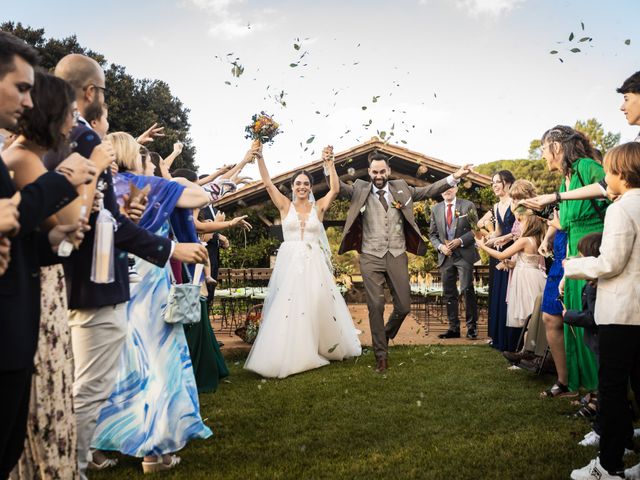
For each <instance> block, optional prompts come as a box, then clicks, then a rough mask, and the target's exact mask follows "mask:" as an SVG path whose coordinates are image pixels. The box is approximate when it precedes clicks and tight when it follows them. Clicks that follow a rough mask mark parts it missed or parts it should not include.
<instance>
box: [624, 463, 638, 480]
mask: <svg viewBox="0 0 640 480" xmlns="http://www.w3.org/2000/svg"><path fill="white" fill-rule="evenodd" d="M624 478H626V479H627V480H640V463H639V464H637V465H636V466H634V467H631V468H627V469H626V470H625V471H624Z"/></svg>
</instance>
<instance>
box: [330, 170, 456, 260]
mask: <svg viewBox="0 0 640 480" xmlns="http://www.w3.org/2000/svg"><path fill="white" fill-rule="evenodd" d="M447 178H448V177H447ZM447 178H443V179H442V180H438V181H437V182H435V183H433V184H431V185H427V186H426V187H411V186H409V185H408V184H407V182H405V181H404V180H389V192H390V193H391V197H392V198H393V202H392V203H395V204H396V205H398V206H399V207H400V212H401V213H402V217H403V219H404V237H405V243H406V246H407V251H408V252H411V253H413V254H415V255H424V254H425V253H426V252H427V247H426V245H425V243H424V240H423V238H422V235H421V233H420V229H419V228H418V225H416V220H415V218H414V216H413V202H419V201H420V200H425V199H427V198H431V197H435V196H436V195H439V194H441V193H442V192H444V191H445V190H448V189H449V188H451V186H450V185H449V184H448V183H447ZM370 193H371V182H366V181H364V180H360V179H358V180H356V181H355V182H354V183H353V185H349V184H347V183H344V182H342V181H340V196H342V197H346V198H349V199H350V200H351V205H350V206H349V211H348V212H347V220H346V222H345V224H344V230H343V231H344V233H343V236H342V241H341V242H340V249H339V250H338V254H343V253H344V252H348V251H349V250H357V251H358V252H361V251H362V215H366V209H365V208H364V206H365V203H366V201H367V197H368V196H369V194H370ZM389 207H390V208H394V207H393V205H390V206H389Z"/></svg>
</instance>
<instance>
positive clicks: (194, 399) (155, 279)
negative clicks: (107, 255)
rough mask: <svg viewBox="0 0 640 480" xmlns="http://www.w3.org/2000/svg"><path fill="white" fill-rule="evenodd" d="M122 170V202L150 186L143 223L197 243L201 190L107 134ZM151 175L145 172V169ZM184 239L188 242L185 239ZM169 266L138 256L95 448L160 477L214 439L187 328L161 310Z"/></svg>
mask: <svg viewBox="0 0 640 480" xmlns="http://www.w3.org/2000/svg"><path fill="white" fill-rule="evenodd" d="M107 138H109V140H110V141H111V142H112V144H113V146H114V150H115V151H116V159H117V163H118V166H119V168H120V172H122V171H123V170H124V173H119V174H118V175H117V176H116V179H115V181H114V188H115V189H116V194H117V195H118V198H119V199H120V200H122V198H123V196H124V195H125V194H128V193H129V189H130V187H129V184H130V182H131V183H133V184H134V185H136V186H137V187H138V188H143V187H144V186H145V185H151V191H150V192H149V195H148V198H149V205H148V207H147V209H146V210H145V213H144V215H143V216H142V218H141V219H140V223H139V225H140V226H141V227H143V228H145V229H147V230H149V231H151V232H154V233H156V234H158V235H163V236H168V234H169V224H170V223H171V225H172V226H173V230H174V232H175V234H176V237H177V238H178V240H181V241H187V239H188V241H198V240H197V235H196V233H195V227H194V225H193V218H192V216H191V210H189V209H191V208H199V207H202V206H204V205H206V204H207V203H208V201H209V196H208V195H207V194H206V192H204V191H203V190H202V189H201V188H200V187H197V186H193V185H192V186H185V185H181V184H180V183H179V182H176V181H168V180H165V179H162V178H159V177H153V176H144V175H137V174H136V173H143V169H142V165H141V163H142V162H141V158H140V154H139V146H138V144H137V143H136V142H135V140H134V139H133V137H131V136H130V135H128V134H126V133H122V132H119V133H115V134H110V135H108V137H107ZM144 173H147V172H144ZM181 237H182V238H181ZM169 268H170V267H169V264H167V265H166V266H165V267H163V268H160V267H156V266H154V265H152V264H151V263H149V262H146V261H144V260H142V259H140V258H137V257H136V270H137V272H138V274H139V276H140V277H141V280H140V281H139V282H137V283H132V284H131V300H130V301H129V303H128V305H127V320H128V327H129V334H128V336H127V340H126V343H125V346H124V349H123V353H122V356H121V364H120V371H119V373H118V378H117V383H116V387H115V389H114V391H113V393H112V394H111V396H110V398H109V400H107V402H106V403H105V406H104V407H103V409H102V411H101V412H100V417H99V419H98V425H97V428H96V433H95V436H94V439H93V442H92V446H93V447H94V448H96V449H99V450H114V451H119V452H121V453H123V454H126V455H131V456H134V457H144V461H143V462H142V466H143V470H144V471H145V473H147V472H155V471H160V470H166V469H169V468H172V467H174V466H176V465H177V464H178V463H179V462H180V459H179V457H177V456H175V455H172V453H173V452H176V451H178V450H180V449H181V448H183V447H184V446H185V444H186V443H187V442H188V441H189V440H191V439H194V438H208V437H210V436H211V434H212V433H211V430H210V429H209V428H208V427H206V426H205V425H204V423H203V422H202V419H201V417H200V406H199V401H198V392H197V387H196V382H195V378H194V375H193V369H192V364H191V358H190V356H189V349H188V346H187V342H186V339H185V336H184V330H183V328H182V325H181V324H173V325H172V324H168V323H165V322H164V321H163V319H162V315H161V312H162V309H163V307H164V305H165V304H166V300H167V296H168V293H169V287H170V285H171V283H170V277H169Z"/></svg>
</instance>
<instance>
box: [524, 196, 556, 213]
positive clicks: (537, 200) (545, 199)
mask: <svg viewBox="0 0 640 480" xmlns="http://www.w3.org/2000/svg"><path fill="white" fill-rule="evenodd" d="M555 201H556V196H555V194H554V193H547V194H546V195H538V196H537V197H533V198H527V199H524V200H520V201H519V202H518V206H520V205H523V206H525V207H527V208H530V209H532V210H542V209H543V208H544V207H546V206H547V205H550V204H552V203H553V202H555Z"/></svg>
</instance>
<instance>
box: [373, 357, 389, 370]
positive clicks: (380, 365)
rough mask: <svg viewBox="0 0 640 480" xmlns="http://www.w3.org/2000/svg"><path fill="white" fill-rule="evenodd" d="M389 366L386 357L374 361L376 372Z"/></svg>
mask: <svg viewBox="0 0 640 480" xmlns="http://www.w3.org/2000/svg"><path fill="white" fill-rule="evenodd" d="M388 367H389V365H388V363H387V359H386V358H378V360H377V363H376V373H384V372H385V371H386V370H387V368H388Z"/></svg>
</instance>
